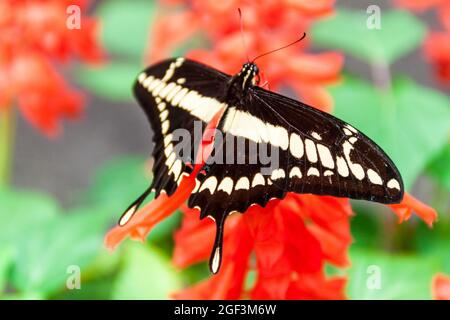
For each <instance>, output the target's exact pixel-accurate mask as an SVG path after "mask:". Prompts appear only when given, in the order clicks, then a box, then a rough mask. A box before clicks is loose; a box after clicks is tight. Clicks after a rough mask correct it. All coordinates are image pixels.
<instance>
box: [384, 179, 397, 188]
mask: <svg viewBox="0 0 450 320" xmlns="http://www.w3.org/2000/svg"><path fill="white" fill-rule="evenodd" d="M387 187H388V188H390V189H397V190H400V184H399V183H398V181H397V180H395V179H391V180H389V182H388V183H387Z"/></svg>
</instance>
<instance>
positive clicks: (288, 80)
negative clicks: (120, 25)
mask: <svg viewBox="0 0 450 320" xmlns="http://www.w3.org/2000/svg"><path fill="white" fill-rule="evenodd" d="M163 2H166V3H167V2H168V3H170V4H174V3H175V4H180V3H185V4H187V5H188V6H189V10H185V11H176V13H174V14H169V15H165V16H164V17H161V18H159V19H158V20H157V22H156V23H155V25H154V28H153V29H152V37H151V38H152V39H153V41H152V43H151V45H150V46H149V48H151V50H149V51H148V54H147V57H148V59H147V60H148V61H149V62H154V61H156V60H160V59H162V58H163V57H166V56H168V55H170V54H171V53H172V51H173V50H174V48H176V47H177V46H179V44H180V42H183V41H185V40H186V39H189V38H190V37H191V36H192V35H193V34H194V33H196V32H200V31H203V33H206V36H207V38H208V39H209V40H210V42H211V46H212V49H213V50H194V51H191V52H189V53H188V55H187V56H188V57H189V58H192V59H195V60H198V61H203V62H206V63H207V64H209V65H211V66H213V67H216V68H219V69H221V70H223V71H225V72H229V73H233V74H234V73H235V72H236V71H237V70H240V68H241V66H242V63H243V62H245V59H246V52H245V48H244V46H243V40H242V37H244V38H245V42H246V45H247V47H248V54H249V58H252V57H255V56H256V55H257V54H260V53H264V52H267V51H270V50H272V49H274V48H277V47H281V46H283V45H286V44H287V43H290V42H292V41H293V40H295V39H296V38H298V37H300V36H301V35H302V34H303V31H306V30H307V28H308V26H309V25H310V24H311V22H312V21H313V19H316V18H318V17H322V16H324V15H327V14H330V13H332V12H333V3H334V1H333V0H318V1H308V0H282V1H261V2H259V3H258V4H257V5H255V3H254V2H249V1H245V0H231V1H226V2H220V1H213V0H208V1H200V0H193V1H163ZM237 8H241V9H242V12H243V21H244V24H245V33H244V35H242V34H241V31H240V21H239V17H238V14H237ZM224 17H226V18H224ZM186 21H189V23H186ZM162 30H163V32H162ZM307 42H308V41H304V42H302V43H301V44H299V45H296V46H292V47H290V48H287V49H284V50H282V51H279V52H277V53H276V54H273V55H271V56H270V59H264V58H262V59H260V60H258V65H259V67H260V69H261V70H263V71H264V74H265V76H266V77H267V78H268V79H270V83H269V85H270V89H271V90H275V91H276V90H277V89H279V88H281V87H283V86H289V87H290V88H291V89H293V90H294V92H295V93H296V94H297V95H298V96H299V97H301V98H302V100H303V101H305V102H307V103H309V104H312V105H314V106H316V107H318V108H321V109H324V110H330V108H331V106H332V100H331V97H330V96H329V94H328V93H327V92H326V91H325V90H324V86H325V85H328V84H330V83H335V82H336V81H338V80H339V73H340V70H341V68H342V66H343V56H342V55H341V54H338V53H325V54H309V53H306V52H305V49H306V47H307Z"/></svg>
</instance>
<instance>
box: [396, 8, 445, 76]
mask: <svg viewBox="0 0 450 320" xmlns="http://www.w3.org/2000/svg"><path fill="white" fill-rule="evenodd" d="M395 3H396V5H398V6H399V7H403V8H405V9H409V10H413V11H425V10H430V9H435V10H436V14H437V16H438V19H439V21H440V23H441V25H442V27H443V28H444V30H443V31H432V32H430V33H429V34H428V35H427V37H426V39H425V42H424V53H425V57H426V58H427V60H428V61H429V62H430V63H431V64H432V65H433V67H434V69H435V73H436V76H437V78H438V80H439V81H440V82H441V83H443V84H450V2H449V1H447V0H396V1H395Z"/></svg>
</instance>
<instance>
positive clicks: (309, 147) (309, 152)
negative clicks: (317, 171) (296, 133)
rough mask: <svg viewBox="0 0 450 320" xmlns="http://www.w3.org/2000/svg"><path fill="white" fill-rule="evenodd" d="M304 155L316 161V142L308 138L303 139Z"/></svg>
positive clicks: (311, 160)
mask: <svg viewBox="0 0 450 320" xmlns="http://www.w3.org/2000/svg"><path fill="white" fill-rule="evenodd" d="M305 149H306V156H307V157H308V160H309V161H310V162H313V163H315V162H317V151H316V144H315V143H314V141H312V140H310V139H306V140H305Z"/></svg>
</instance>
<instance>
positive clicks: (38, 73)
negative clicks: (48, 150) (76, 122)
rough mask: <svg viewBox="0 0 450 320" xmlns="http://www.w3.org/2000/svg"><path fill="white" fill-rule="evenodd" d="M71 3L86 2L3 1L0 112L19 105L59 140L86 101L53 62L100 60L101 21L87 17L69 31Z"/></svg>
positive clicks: (83, 4) (0, 16) (0, 9)
mask: <svg viewBox="0 0 450 320" xmlns="http://www.w3.org/2000/svg"><path fill="white" fill-rule="evenodd" d="M70 5H78V6H80V7H81V8H85V7H86V5H87V1H83V0H78V1H68V0H64V1H61V0H58V1H57V0H45V1H39V0H30V1H25V0H4V1H2V2H1V3H0V29H1V33H0V108H6V107H9V106H10V105H11V104H13V103H17V105H18V107H19V108H20V110H21V111H22V114H23V115H24V116H25V118H26V119H27V120H28V121H29V122H30V123H31V124H33V125H34V126H36V127H37V128H39V129H40V130H41V131H42V132H44V133H45V134H47V135H49V136H54V135H55V134H57V133H58V131H59V129H60V128H59V121H60V119H61V118H74V117H76V116H78V115H79V114H80V112H81V104H82V99H81V97H80V96H79V94H78V93H76V92H75V91H73V90H71V89H69V88H68V86H67V84H66V83H65V81H64V79H63V78H62V77H61V76H60V75H59V74H58V73H57V71H56V68H55V66H54V65H53V61H60V62H66V61H68V60H69V59H70V58H73V57H76V58H81V59H83V60H84V61H88V62H97V61H99V60H100V58H101V56H102V52H101V50H100V48H99V46H98V44H97V43H96V34H97V23H96V21H95V20H93V19H91V18H89V17H85V16H83V17H82V18H81V20H80V21H81V29H69V28H68V27H67V25H66V21H67V19H68V17H69V15H68V13H67V12H66V10H67V7H68V6H70Z"/></svg>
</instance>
